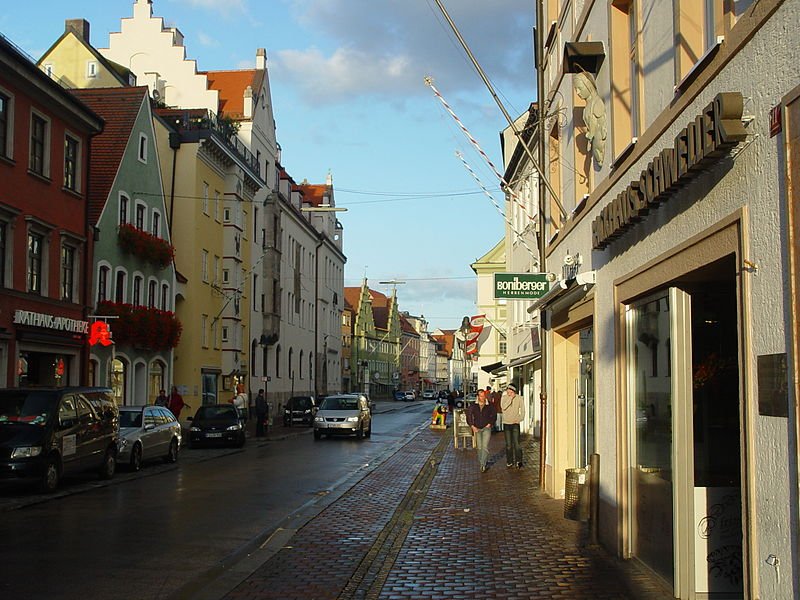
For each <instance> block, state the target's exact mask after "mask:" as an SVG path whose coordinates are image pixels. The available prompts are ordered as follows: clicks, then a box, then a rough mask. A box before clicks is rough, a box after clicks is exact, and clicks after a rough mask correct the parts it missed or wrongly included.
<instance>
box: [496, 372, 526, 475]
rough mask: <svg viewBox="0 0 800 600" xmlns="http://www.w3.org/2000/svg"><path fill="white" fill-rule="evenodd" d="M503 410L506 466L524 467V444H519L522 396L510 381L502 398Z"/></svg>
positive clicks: (501, 405)
mask: <svg viewBox="0 0 800 600" xmlns="http://www.w3.org/2000/svg"><path fill="white" fill-rule="evenodd" d="M500 407H501V408H502V410H503V434H504V436H505V440H506V467H509V468H510V467H513V466H515V465H516V467H517V468H518V469H521V468H522V446H520V445H519V424H520V422H521V421H522V416H523V414H522V398H521V397H520V396H518V395H517V386H515V385H514V384H513V383H509V384H508V385H507V386H506V393H505V394H503V397H502V398H500Z"/></svg>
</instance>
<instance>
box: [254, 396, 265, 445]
mask: <svg viewBox="0 0 800 600" xmlns="http://www.w3.org/2000/svg"><path fill="white" fill-rule="evenodd" d="M266 420H267V399H266V398H265V397H264V390H263V389H260V390H258V396H256V437H264V421H266Z"/></svg>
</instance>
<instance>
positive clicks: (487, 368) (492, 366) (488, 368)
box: [481, 361, 506, 373]
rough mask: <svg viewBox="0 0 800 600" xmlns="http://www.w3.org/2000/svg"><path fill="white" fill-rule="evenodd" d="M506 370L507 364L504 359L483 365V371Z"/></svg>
mask: <svg viewBox="0 0 800 600" xmlns="http://www.w3.org/2000/svg"><path fill="white" fill-rule="evenodd" d="M505 370H506V366H505V365H504V364H503V361H500V362H496V363H491V364H488V365H483V366H482V367H481V371H485V372H486V373H501V372H502V371H505Z"/></svg>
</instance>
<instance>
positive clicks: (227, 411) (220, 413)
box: [197, 406, 237, 419]
mask: <svg viewBox="0 0 800 600" xmlns="http://www.w3.org/2000/svg"><path fill="white" fill-rule="evenodd" d="M197 418H198V419H235V418H237V414H236V409H235V408H234V407H233V406H201V407H200V408H198V409H197Z"/></svg>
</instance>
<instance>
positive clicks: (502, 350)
mask: <svg viewBox="0 0 800 600" xmlns="http://www.w3.org/2000/svg"><path fill="white" fill-rule="evenodd" d="M498 351H499V353H500V354H505V353H506V352H507V351H508V342H500V344H499V348H498Z"/></svg>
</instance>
